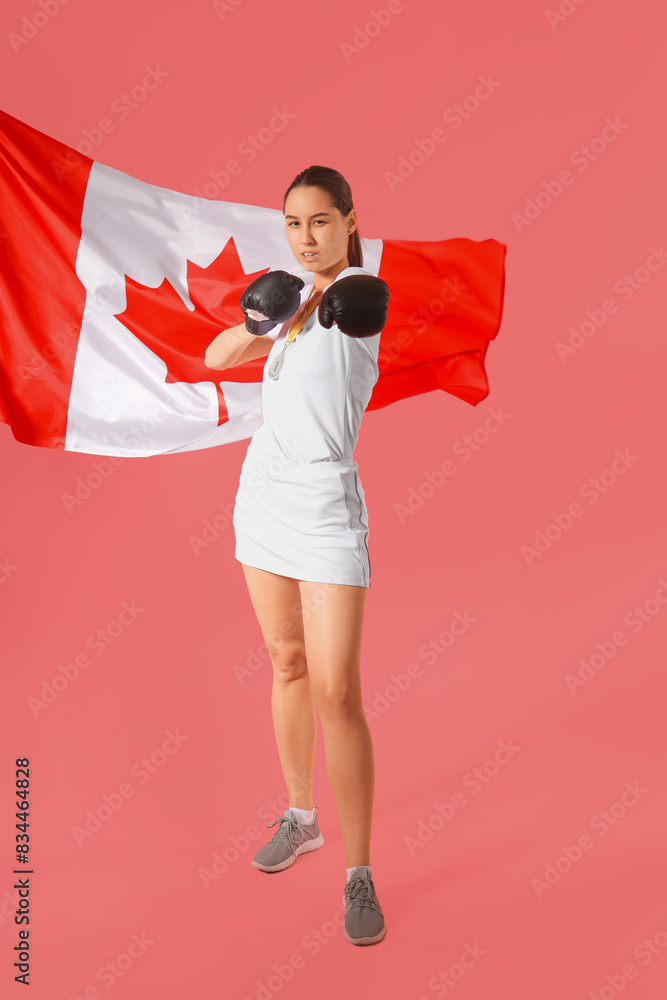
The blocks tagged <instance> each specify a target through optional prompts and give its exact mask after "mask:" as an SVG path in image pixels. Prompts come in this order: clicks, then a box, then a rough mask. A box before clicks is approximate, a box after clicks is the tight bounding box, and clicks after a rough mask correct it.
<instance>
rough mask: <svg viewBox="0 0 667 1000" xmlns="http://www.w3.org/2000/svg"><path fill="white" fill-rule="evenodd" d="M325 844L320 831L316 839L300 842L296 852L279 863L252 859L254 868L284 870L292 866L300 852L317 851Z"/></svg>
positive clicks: (262, 870) (264, 870)
mask: <svg viewBox="0 0 667 1000" xmlns="http://www.w3.org/2000/svg"><path fill="white" fill-rule="evenodd" d="M323 845H324V837H323V836H322V834H321V833H320V835H319V837H315V838H314V840H306V841H305V842H304V843H303V844H299V846H298V847H297V848H296V851H295V852H294V854H291V855H290V856H289V858H285V860H284V861H281V862H280V863H279V864H277V865H263V864H262V863H261V861H255V860H254V859H253V860H252V861H251V864H252V866H253V867H254V868H259V870H260V871H261V872H282V871H284V870H285V868H289V867H291V865H293V864H294V863H295V862H296V859H297V856H298V855H299V854H308V853H309V851H316V850H317V849H318V847H322V846H323Z"/></svg>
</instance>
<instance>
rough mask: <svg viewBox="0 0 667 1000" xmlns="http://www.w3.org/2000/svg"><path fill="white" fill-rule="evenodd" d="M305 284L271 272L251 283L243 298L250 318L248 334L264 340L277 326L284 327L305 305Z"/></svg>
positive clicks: (284, 272) (294, 276) (282, 274)
mask: <svg viewBox="0 0 667 1000" xmlns="http://www.w3.org/2000/svg"><path fill="white" fill-rule="evenodd" d="M304 284H305V282H304V281H303V280H302V279H301V278H298V277H296V275H294V274H288V272H287V271H267V272H266V274H260V276H259V278H255V280H254V281H251V282H250V284H249V285H248V287H247V288H246V289H245V291H244V292H243V294H242V295H241V309H243V312H244V313H245V314H246V317H245V328H246V330H247V331H248V333H254V335H255V336H256V337H261V336H262V335H263V334H265V333H268V331H269V330H271V329H272V328H273V327H274V326H275V325H276V323H284V322H285V320H286V319H289V318H290V316H293V315H294V313H295V312H296V311H297V309H298V308H299V306H300V304H301V296H300V294H299V293H300V291H301V289H302V288H303V286H304Z"/></svg>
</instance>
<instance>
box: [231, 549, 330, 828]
mask: <svg viewBox="0 0 667 1000" xmlns="http://www.w3.org/2000/svg"><path fill="white" fill-rule="evenodd" d="M243 572H244V574H245V578H246V583H247V585H248V591H249V593H250V599H251V601H252V604H253V607H254V609H255V614H256V615H257V620H258V622H259V626H260V628H261V630H262V635H263V637H264V642H265V643H266V645H267V648H268V650H269V655H270V656H271V663H272V665H273V687H272V690H271V712H272V715H273V727H274V729H275V734H276V744H277V746H278V756H279V757H280V764H281V767H282V771H283V776H284V778H285V784H286V786H287V792H288V794H289V804H290V806H296V808H297V809H312V808H313V761H314V758H315V741H316V737H317V719H316V716H315V705H314V701H313V694H312V691H311V685H310V679H309V676H308V669H307V665H306V652H305V645H304V635H303V620H302V614H301V595H300V592H299V584H298V581H297V580H293V579H292V578H291V577H287V576H278V575H277V574H276V573H269V572H267V571H266V570H263V569H256V568H255V567H254V566H245V565H244V566H243Z"/></svg>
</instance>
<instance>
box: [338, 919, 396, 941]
mask: <svg viewBox="0 0 667 1000" xmlns="http://www.w3.org/2000/svg"><path fill="white" fill-rule="evenodd" d="M386 933H387V925H386V924H385V925H384V926H383V928H382V930H381V931H380V933H379V934H376V935H375V937H365V938H351V937H350V935H349V934H348V933H347V931H346V930H345V925H343V937H344V938H345V940H346V941H349V942H350V944H377V943H378V941H381V940H382V938H383V937H384V936H385V934H386Z"/></svg>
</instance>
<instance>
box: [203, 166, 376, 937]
mask: <svg viewBox="0 0 667 1000" xmlns="http://www.w3.org/2000/svg"><path fill="white" fill-rule="evenodd" d="M283 213H284V215H285V226H286V234H287V239H288V241H289V244H290V247H291V249H292V253H293V254H294V257H295V259H296V260H297V261H298V262H299V264H300V265H301V267H302V268H304V269H305V270H306V271H309V272H310V273H312V275H313V282H312V284H311V283H306V284H304V282H303V281H302V279H301V278H298V277H295V276H293V275H289V274H287V272H285V271H269V272H267V273H266V274H264V275H262V276H261V277H260V278H258V279H257V280H256V281H254V282H252V284H251V285H249V286H248V288H247V289H246V290H245V292H244V293H243V295H242V297H241V306H242V307H243V309H244V312H245V313H246V320H245V323H241V324H239V325H238V326H236V327H232V328H231V329H229V330H224V331H223V332H222V333H220V334H219V335H218V336H217V337H216V338H215V340H214V341H213V342H212V343H211V344H210V345H209V347H208V348H207V351H206V356H205V363H206V364H207V365H208V366H209V367H211V368H218V369H225V368H229V367H231V366H233V365H240V364H244V363H245V362H246V361H249V360H251V359H252V358H260V357H264V356H267V361H266V363H265V366H264V373H263V382H262V412H263V424H262V426H261V427H260V428H259V429H258V430H257V431H256V432H255V434H254V435H253V437H252V439H251V441H250V444H249V446H248V451H247V454H246V458H245V461H244V463H243V467H242V470H241V479H240V483H239V489H238V492H237V495H236V500H235V508H234V519H233V520H234V529H235V533H236V550H235V557H236V558H237V559H238V560H239V561H240V562H241V564H242V565H243V572H244V575H245V579H246V582H247V586H248V591H249V594H250V598H251V601H252V604H253V607H254V610H255V613H256V615H257V619H258V622H259V625H260V628H261V631H262V634H263V637H264V641H265V643H266V645H267V648H268V650H269V653H270V656H271V661H272V665H273V688H272V696H271V708H272V715H273V723H274V729H275V736H276V742H277V746H278V754H279V757H280V762H281V766H282V771H283V775H284V779H285V783H286V786H287V791H288V794H289V801H290V806H289V808H288V809H286V810H285V812H284V814H283V816H281V817H280V819H278V820H276V821H275V823H270V824H269V826H274V825H275V824H278V830H277V831H276V832H275V834H274V835H273V837H272V838H271V840H269V842H268V843H267V844H265V845H264V846H263V847H261V848H260V849H259V850H258V851H257V853H256V854H255V856H254V859H253V862H252V863H253V865H254V866H255V867H256V868H258V869H259V870H260V871H263V872H276V871H282V870H284V869H285V868H288V867H289V866H290V865H292V864H294V862H295V861H296V859H297V856H298V855H300V854H305V853H308V852H311V851H313V850H316V849H317V848H319V847H321V846H322V845H323V844H324V838H323V837H322V834H321V833H320V829H319V825H318V817H317V807H316V806H313V793H312V780H313V779H312V772H313V760H314V755H315V740H316V732H317V723H316V715H315V710H316V709H317V713H318V714H319V717H320V721H321V724H322V731H323V735H324V747H325V755H326V765H327V774H328V777H329V781H330V783H331V787H332V790H333V793H334V798H335V801H336V807H337V810H338V816H339V820H340V824H341V829H342V833H343V840H344V843H345V851H346V884H345V890H344V896H343V900H344V903H345V922H344V928H343V933H344V936H345V938H346V940H348V941H350V942H351V943H353V944H360V945H365V944H373V943H375V942H377V941H380V940H381V939H382V938H383V937H384V935H385V930H386V928H385V920H384V914H383V912H382V908H381V906H380V903H379V901H378V898H377V895H376V891H375V886H374V883H373V877H372V867H371V858H370V836H371V822H372V812H373V794H374V787H375V772H374V758H373V745H372V741H371V734H370V730H369V727H368V722H367V720H366V716H365V713H364V710H363V707H362V702H361V681H360V647H361V634H362V623H363V615H364V605H365V601H366V595H367V591H368V588H369V587H370V575H371V568H370V557H369V552H368V544H367V536H368V515H367V510H366V503H365V496H364V491H363V489H362V486H361V483H360V481H359V477H358V471H357V463H356V462H355V460H354V458H353V457H352V456H353V451H354V448H355V446H356V443H357V437H358V433H359V426H360V423H361V419H362V417H363V414H364V411H365V409H366V406H367V405H368V402H369V400H370V397H371V393H372V390H373V386H374V385H375V383H376V381H377V379H378V374H379V371H378V364H377V358H378V350H379V346H380V334H381V330H382V327H383V326H384V324H385V322H386V317H387V305H388V299H389V292H388V288H387V285H386V284H385V282H383V281H382V280H381V279H379V278H377V277H375V276H374V275H372V273H371V272H370V271H368V270H366V269H365V268H363V266H362V264H363V260H362V252H361V243H360V240H359V233H358V231H357V217H356V213H355V211H354V209H353V202H352V195H351V192H350V187H349V185H348V183H347V181H346V180H345V178H344V177H343V176H342V175H341V174H340V173H338V171H336V170H332V169H330V168H328V167H321V166H311V167H309V168H308V169H307V170H304V171H303V172H302V173H300V174H299V175H298V176H297V177H296V178H295V179H294V181H293V182H292V184H291V185H290V187H289V188H288V190H287V192H286V194H285V198H284V201H283Z"/></svg>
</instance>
